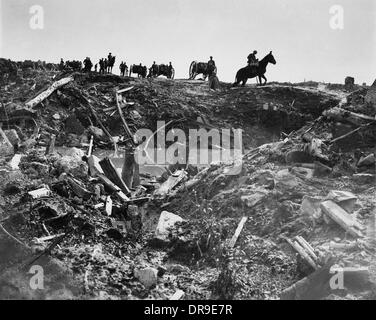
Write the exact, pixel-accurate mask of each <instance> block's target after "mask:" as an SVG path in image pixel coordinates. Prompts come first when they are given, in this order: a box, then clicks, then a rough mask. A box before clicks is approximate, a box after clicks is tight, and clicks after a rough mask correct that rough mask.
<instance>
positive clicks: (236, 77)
mask: <svg viewBox="0 0 376 320" xmlns="http://www.w3.org/2000/svg"><path fill="white" fill-rule="evenodd" d="M238 76H239V71H238V72H237V73H236V76H235V82H234V83H233V85H232V86H233V87H236V86H237V85H238V83H239V81H238V78H239V77H238Z"/></svg>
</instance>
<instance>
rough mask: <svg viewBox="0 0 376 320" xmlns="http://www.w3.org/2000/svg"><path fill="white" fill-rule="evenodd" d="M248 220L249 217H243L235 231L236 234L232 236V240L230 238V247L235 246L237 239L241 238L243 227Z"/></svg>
mask: <svg viewBox="0 0 376 320" xmlns="http://www.w3.org/2000/svg"><path fill="white" fill-rule="evenodd" d="M247 220H248V217H243V218H242V219H241V220H240V222H239V225H238V227H237V228H236V230H235V233H234V235H233V236H232V238H231V240H230V243H229V247H230V248H233V247H235V244H236V241H238V238H239V236H240V233H241V232H242V230H243V227H244V224H245V223H246V222H247Z"/></svg>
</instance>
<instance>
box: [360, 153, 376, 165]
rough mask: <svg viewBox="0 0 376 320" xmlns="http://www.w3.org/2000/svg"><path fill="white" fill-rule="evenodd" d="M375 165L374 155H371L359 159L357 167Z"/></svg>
mask: <svg viewBox="0 0 376 320" xmlns="http://www.w3.org/2000/svg"><path fill="white" fill-rule="evenodd" d="M374 165H375V155H374V154H373V153H371V154H370V155H368V156H366V157H362V158H360V160H359V162H358V167H371V166H374Z"/></svg>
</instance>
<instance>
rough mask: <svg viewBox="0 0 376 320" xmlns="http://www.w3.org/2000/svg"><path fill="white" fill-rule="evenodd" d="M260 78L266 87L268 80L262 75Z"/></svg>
mask: <svg viewBox="0 0 376 320" xmlns="http://www.w3.org/2000/svg"><path fill="white" fill-rule="evenodd" d="M261 77H262V78H263V79H264V80H265V82H264V85H266V83H267V82H268V79H266V77H265V76H264V75H262V76H261Z"/></svg>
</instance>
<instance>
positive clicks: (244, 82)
mask: <svg viewBox="0 0 376 320" xmlns="http://www.w3.org/2000/svg"><path fill="white" fill-rule="evenodd" d="M247 81H248V79H247V78H245V79H244V80H243V83H242V86H243V87H245V84H246V83H247Z"/></svg>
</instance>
